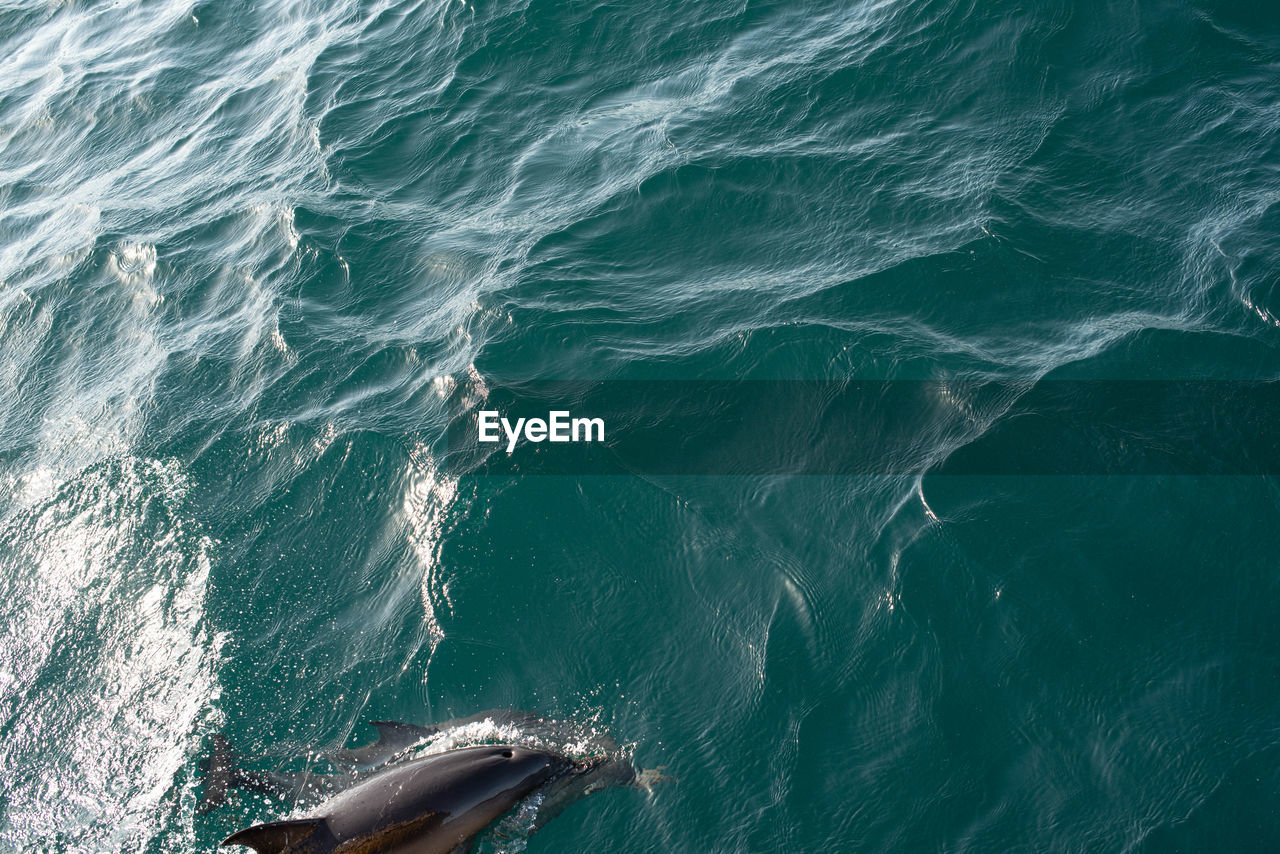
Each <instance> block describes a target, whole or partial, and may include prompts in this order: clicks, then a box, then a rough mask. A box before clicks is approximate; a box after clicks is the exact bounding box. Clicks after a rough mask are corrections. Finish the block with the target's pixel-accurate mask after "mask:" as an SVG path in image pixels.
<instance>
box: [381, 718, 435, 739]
mask: <svg viewBox="0 0 1280 854" xmlns="http://www.w3.org/2000/svg"><path fill="white" fill-rule="evenodd" d="M369 723H370V724H372V725H373V728H374V729H376V730H377V731H378V741H385V742H388V743H391V744H412V743H413V742H415V741H421V740H422V739H424V738H426V737H427V736H429V735H435V734H436V733H437V732H439V731H440V730H439V729H438V728H436V727H433V726H431V727H427V726H418V725H416V724H405V723H401V722H400V721H370V722H369Z"/></svg>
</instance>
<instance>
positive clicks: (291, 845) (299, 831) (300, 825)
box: [222, 818, 329, 854]
mask: <svg viewBox="0 0 1280 854" xmlns="http://www.w3.org/2000/svg"><path fill="white" fill-rule="evenodd" d="M322 824H324V819H322V818H302V819H297V820H296V821H272V822H268V823H267V824H255V825H254V826H253V827H250V828H246V829H245V830H242V831H240V832H239V833H237V834H234V835H232V836H228V837H227V838H226V839H224V840H222V844H223V845H245V846H248V847H249V848H252V849H253V850H254V851H257V852H258V854H310V852H313V851H315V852H318V851H320V850H322V849H321V848H320V847H319V843H321V842H322V841H323V838H324V837H327V836H329V834H327V833H326V834H320V835H319V837H320V838H316V837H317V833H316V831H317V830H319V829H320V826H321V825H322Z"/></svg>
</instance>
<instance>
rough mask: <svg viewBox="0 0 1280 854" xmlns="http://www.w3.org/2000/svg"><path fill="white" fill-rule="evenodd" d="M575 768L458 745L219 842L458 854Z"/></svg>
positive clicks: (556, 760) (279, 848)
mask: <svg viewBox="0 0 1280 854" xmlns="http://www.w3.org/2000/svg"><path fill="white" fill-rule="evenodd" d="M574 770H575V763H574V762H573V761H572V760H570V759H569V758H567V757H565V756H562V755H560V754H558V753H553V752H551V751H547V750H537V749H532V748H528V747H521V746H519V745H513V744H498V745H484V746H481V747H464V748H460V749H458V750H451V751H448V752H446V753H437V754H434V755H431V756H424V757H422V758H421V759H414V760H411V761H408V762H404V763H402V764H398V765H393V766H391V767H390V768H387V769H385V770H383V771H380V772H378V773H376V774H374V775H372V776H370V777H368V778H367V779H365V780H364V781H362V782H359V783H356V784H355V785H353V786H352V787H351V788H349V789H347V790H346V791H344V792H342V793H341V794H338V795H336V796H334V797H332V798H330V799H329V800H327V801H325V802H323V803H322V804H320V806H318V807H317V808H316V809H315V810H313V811H312V812H311V813H310V814H309V815H307V816H305V817H303V818H299V819H294V820H291V821H275V822H269V823H267V824H256V825H254V826H253V827H250V828H247V829H245V830H242V831H240V832H239V833H236V834H233V835H232V836H229V837H227V838H226V839H225V840H224V841H223V843H222V844H223V845H244V846H248V847H250V848H253V849H254V850H255V851H256V852H258V854H462V852H465V851H467V850H468V849H469V847H470V845H471V842H472V841H473V840H474V838H475V836H476V835H477V834H478V833H480V831H482V830H484V828H486V827H487V826H489V825H490V824H492V823H493V822H494V821H495V820H496V819H497V818H498V817H500V816H501V815H502V814H503V813H506V812H507V811H508V810H510V809H511V808H512V807H514V806H515V805H516V804H517V803H519V802H520V801H521V800H522V799H524V798H525V797H527V796H528V795H530V794H532V793H533V792H534V791H535V790H537V789H538V788H539V787H541V786H543V785H545V784H547V783H549V782H551V781H554V780H556V779H558V778H561V777H563V776H565V775H566V774H570V773H572V772H573V771H574Z"/></svg>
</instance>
